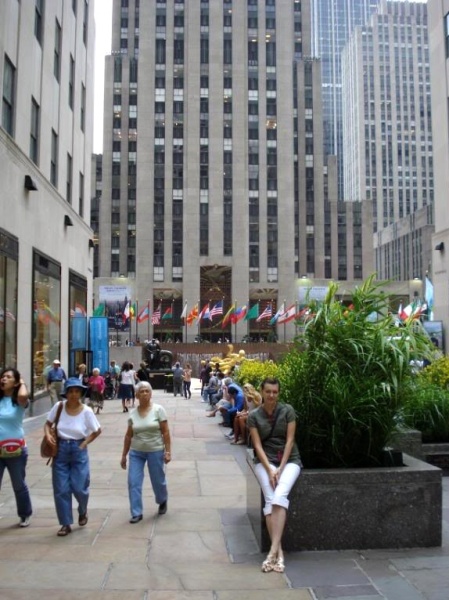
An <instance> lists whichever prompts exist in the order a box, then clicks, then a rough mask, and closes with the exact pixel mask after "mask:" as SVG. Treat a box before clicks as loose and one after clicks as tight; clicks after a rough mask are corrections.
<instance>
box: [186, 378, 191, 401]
mask: <svg viewBox="0 0 449 600" xmlns="http://www.w3.org/2000/svg"><path fill="white" fill-rule="evenodd" d="M191 385H192V382H191V381H186V392H187V395H188V396H189V399H190V398H191V397H192V392H191V391H190V386H191ZM186 398H187V396H186Z"/></svg>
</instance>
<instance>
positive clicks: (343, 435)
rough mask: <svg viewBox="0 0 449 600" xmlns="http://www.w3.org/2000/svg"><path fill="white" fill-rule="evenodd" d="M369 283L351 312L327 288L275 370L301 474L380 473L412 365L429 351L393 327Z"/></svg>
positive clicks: (422, 339)
mask: <svg viewBox="0 0 449 600" xmlns="http://www.w3.org/2000/svg"><path fill="white" fill-rule="evenodd" d="M373 280H374V276H372V277H370V278H369V279H368V280H367V281H365V282H364V283H363V284H362V285H361V286H360V287H358V288H357V289H356V290H355V291H354V293H353V297H352V305H351V307H345V306H343V305H342V304H341V303H340V301H339V300H338V299H337V298H336V293H337V290H338V285H337V284H334V283H332V284H330V286H329V290H328V293H327V296H326V298H325V300H324V301H323V302H322V303H317V302H311V303H310V310H311V315H312V316H311V317H310V318H309V319H308V321H307V322H306V324H305V328H304V333H303V334H302V335H301V336H300V337H299V338H298V339H297V340H296V349H294V350H293V351H291V352H290V353H289V354H288V355H287V356H286V357H285V359H284V360H283V361H282V363H281V364H280V366H279V378H280V380H281V399H282V400H283V401H285V402H288V403H290V404H292V406H293V407H294V408H295V410H296V412H297V414H298V426H297V441H298V444H299V448H300V451H301V456H302V459H303V462H304V464H305V466H306V467H363V466H375V465H379V464H380V463H381V456H382V451H383V448H384V447H385V445H386V444H387V442H388V440H389V438H390V435H391V433H392V431H393V430H394V428H395V425H396V419H397V413H398V410H399V408H400V407H401V406H402V403H403V397H404V392H405V383H406V382H407V381H408V379H409V377H410V376H411V371H410V360H411V359H412V358H417V357H421V356H423V355H425V353H426V352H427V351H428V348H429V345H430V341H429V339H428V337H426V336H425V335H424V334H423V333H422V331H421V329H420V328H419V327H417V326H416V324H415V323H413V322H411V323H406V324H405V325H404V326H403V327H397V326H396V325H395V322H394V319H393V318H392V316H391V315H390V314H389V306H388V299H387V298H386V297H385V295H384V294H383V293H382V292H381V291H380V284H374V282H373ZM373 316H374V317H375V319H374V320H373Z"/></svg>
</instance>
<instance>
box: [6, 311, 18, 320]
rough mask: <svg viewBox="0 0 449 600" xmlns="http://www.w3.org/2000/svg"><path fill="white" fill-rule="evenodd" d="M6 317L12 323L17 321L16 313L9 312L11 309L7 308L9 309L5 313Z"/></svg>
mask: <svg viewBox="0 0 449 600" xmlns="http://www.w3.org/2000/svg"><path fill="white" fill-rule="evenodd" d="M5 317H6V318H7V319H10V320H11V321H15V320H16V316H15V314H14V313H12V312H11V311H10V310H9V308H7V309H6V311H5Z"/></svg>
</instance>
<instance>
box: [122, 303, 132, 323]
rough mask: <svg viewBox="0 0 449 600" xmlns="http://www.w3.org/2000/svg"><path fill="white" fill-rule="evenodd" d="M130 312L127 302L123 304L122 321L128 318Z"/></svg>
mask: <svg viewBox="0 0 449 600" xmlns="http://www.w3.org/2000/svg"><path fill="white" fill-rule="evenodd" d="M130 314H131V313H130V312H129V302H127V303H126V306H125V310H124V311H123V322H125V321H126V320H127V319H129V315H130Z"/></svg>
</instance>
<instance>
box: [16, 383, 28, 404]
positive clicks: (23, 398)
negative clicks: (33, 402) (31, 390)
mask: <svg viewBox="0 0 449 600" xmlns="http://www.w3.org/2000/svg"><path fill="white" fill-rule="evenodd" d="M28 399H29V394H28V388H27V386H26V385H25V382H24V380H23V379H21V380H20V383H19V386H18V388H17V404H19V406H21V407H22V408H27V406H28Z"/></svg>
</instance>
